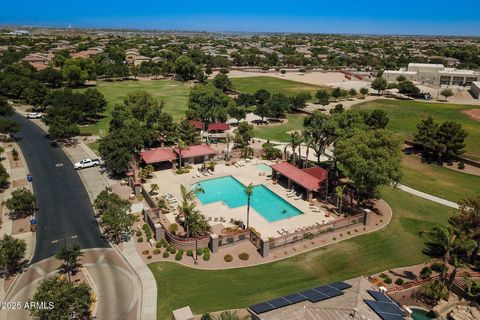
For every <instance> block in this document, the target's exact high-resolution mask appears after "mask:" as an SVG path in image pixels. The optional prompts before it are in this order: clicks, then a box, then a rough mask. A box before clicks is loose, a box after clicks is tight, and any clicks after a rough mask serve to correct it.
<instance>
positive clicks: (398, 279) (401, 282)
mask: <svg viewBox="0 0 480 320" xmlns="http://www.w3.org/2000/svg"><path fill="white" fill-rule="evenodd" d="M403 283H404V281H403V279H402V278H397V280H395V284H396V285H397V286H401V285H403Z"/></svg>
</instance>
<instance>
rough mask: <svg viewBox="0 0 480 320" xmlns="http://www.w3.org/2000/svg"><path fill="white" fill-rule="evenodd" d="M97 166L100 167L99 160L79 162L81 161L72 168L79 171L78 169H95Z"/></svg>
mask: <svg viewBox="0 0 480 320" xmlns="http://www.w3.org/2000/svg"><path fill="white" fill-rule="evenodd" d="M98 165H100V160H98V159H84V160H81V161H79V162H77V163H75V164H74V165H73V166H74V168H75V170H79V169H85V168H90V167H95V166H98Z"/></svg>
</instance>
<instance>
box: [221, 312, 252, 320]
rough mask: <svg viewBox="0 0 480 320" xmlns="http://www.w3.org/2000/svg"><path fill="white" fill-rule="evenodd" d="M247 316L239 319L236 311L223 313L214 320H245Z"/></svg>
mask: <svg viewBox="0 0 480 320" xmlns="http://www.w3.org/2000/svg"><path fill="white" fill-rule="evenodd" d="M247 319H249V317H248V316H245V317H240V316H239V315H238V314H237V312H236V311H223V312H222V313H221V314H220V315H219V316H218V317H216V318H215V320H247Z"/></svg>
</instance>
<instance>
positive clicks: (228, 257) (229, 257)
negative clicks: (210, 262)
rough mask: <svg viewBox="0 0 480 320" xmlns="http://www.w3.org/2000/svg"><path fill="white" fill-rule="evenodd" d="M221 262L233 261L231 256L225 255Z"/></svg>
mask: <svg viewBox="0 0 480 320" xmlns="http://www.w3.org/2000/svg"><path fill="white" fill-rule="evenodd" d="M223 260H225V262H232V261H233V257H232V255H231V254H226V255H225V256H224V257H223Z"/></svg>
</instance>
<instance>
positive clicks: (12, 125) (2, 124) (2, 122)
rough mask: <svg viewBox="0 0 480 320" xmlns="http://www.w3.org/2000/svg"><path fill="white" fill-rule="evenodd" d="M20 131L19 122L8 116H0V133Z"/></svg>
mask: <svg viewBox="0 0 480 320" xmlns="http://www.w3.org/2000/svg"><path fill="white" fill-rule="evenodd" d="M18 131H20V124H19V123H18V122H16V121H13V120H12V119H9V118H0V133H2V134H12V133H16V132H18Z"/></svg>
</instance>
